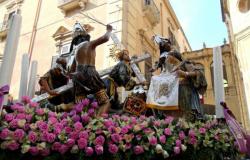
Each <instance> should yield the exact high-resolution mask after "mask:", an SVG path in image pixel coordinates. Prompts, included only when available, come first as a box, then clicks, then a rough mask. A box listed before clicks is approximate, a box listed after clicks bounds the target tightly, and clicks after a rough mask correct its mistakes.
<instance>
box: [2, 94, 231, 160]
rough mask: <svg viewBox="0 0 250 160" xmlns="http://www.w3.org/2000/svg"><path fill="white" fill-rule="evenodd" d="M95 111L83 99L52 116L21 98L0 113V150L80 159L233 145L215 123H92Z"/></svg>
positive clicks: (111, 119)
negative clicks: (69, 155) (207, 138)
mask: <svg viewBox="0 0 250 160" xmlns="http://www.w3.org/2000/svg"><path fill="white" fill-rule="evenodd" d="M97 108H98V105H97V103H96V102H90V100H88V99H85V100H83V101H82V102H81V103H79V104H77V105H76V106H75V107H74V109H73V110H72V111H71V112H69V113H67V112H62V113H56V112H52V111H50V110H48V109H45V108H40V106H39V104H37V103H34V102H31V101H30V99H29V98H28V97H24V99H23V103H19V104H14V105H12V106H11V107H10V109H11V110H13V111H12V112H10V113H7V112H6V111H4V112H3V113H4V114H3V119H2V121H1V128H2V129H1V130H0V144H1V147H2V149H4V150H11V151H22V152H24V153H27V152H28V153H30V154H31V155H34V156H35V155H41V156H49V155H51V154H54V153H56V152H57V153H60V154H61V155H65V154H66V153H72V154H77V155H79V156H80V155H81V156H83V157H95V156H102V155H103V154H105V155H106V154H107V155H112V156H117V155H118V154H119V155H123V154H124V153H126V152H130V151H132V153H133V154H132V155H134V156H137V155H140V156H142V155H143V154H144V153H145V152H147V154H145V155H149V152H150V154H155V153H156V152H157V153H158V154H162V155H163V157H169V156H175V155H177V154H181V153H182V152H184V151H186V150H188V149H189V148H190V147H192V148H194V149H197V147H196V146H197V145H203V146H206V145H207V144H206V141H205V138H206V136H207V137H209V139H210V141H212V140H214V141H212V143H213V146H219V147H221V148H222V147H223V149H224V150H226V149H229V148H230V147H231V148H232V146H234V145H231V144H233V142H234V139H233V138H231V137H230V134H229V131H228V130H227V128H226V129H223V130H220V129H218V128H219V127H220V126H219V125H220V124H219V123H218V122H216V121H214V120H209V121H207V122H197V123H193V124H192V125H190V126H189V123H187V127H184V126H182V125H177V124H179V123H180V122H181V120H174V118H173V117H166V118H165V119H156V118H155V117H146V116H144V115H142V116H140V117H136V116H127V115H108V114H104V115H103V116H102V117H99V118H95V117H94V116H95V112H96V111H95V109H97ZM182 122H183V120H182ZM208 128H209V132H208ZM222 135H223V136H222ZM225 143H226V144H225ZM228 144H230V145H228ZM219 147H218V148H219ZM106 152H107V153H106ZM221 152H223V150H221ZM169 154H171V155H169ZM152 156H153V155H152Z"/></svg>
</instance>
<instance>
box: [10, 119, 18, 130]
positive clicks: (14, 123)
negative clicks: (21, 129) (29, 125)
mask: <svg viewBox="0 0 250 160" xmlns="http://www.w3.org/2000/svg"><path fill="white" fill-rule="evenodd" d="M9 125H10V128H17V127H18V119H13V120H12V121H11V122H10V123H9Z"/></svg>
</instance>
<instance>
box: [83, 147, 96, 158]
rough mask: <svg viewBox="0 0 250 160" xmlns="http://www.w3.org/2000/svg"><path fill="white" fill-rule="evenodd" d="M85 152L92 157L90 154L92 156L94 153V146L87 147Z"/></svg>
mask: <svg viewBox="0 0 250 160" xmlns="http://www.w3.org/2000/svg"><path fill="white" fill-rule="evenodd" d="M85 153H86V155H87V156H88V157H90V156H92V155H93V153H94V150H93V148H92V147H86V149H85Z"/></svg>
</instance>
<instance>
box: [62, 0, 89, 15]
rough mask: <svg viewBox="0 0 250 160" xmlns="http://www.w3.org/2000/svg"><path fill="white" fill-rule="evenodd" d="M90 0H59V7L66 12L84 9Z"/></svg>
mask: <svg viewBox="0 0 250 160" xmlns="http://www.w3.org/2000/svg"><path fill="white" fill-rule="evenodd" d="M87 2H88V0H58V8H60V9H61V10H62V11H63V12H64V13H66V12H68V11H71V10H74V9H84V8H85V6H86V3H87Z"/></svg>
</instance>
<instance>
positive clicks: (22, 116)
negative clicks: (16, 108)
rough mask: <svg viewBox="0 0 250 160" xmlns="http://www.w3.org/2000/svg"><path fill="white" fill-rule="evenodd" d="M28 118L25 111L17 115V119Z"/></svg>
mask: <svg viewBox="0 0 250 160" xmlns="http://www.w3.org/2000/svg"><path fill="white" fill-rule="evenodd" d="M25 118H26V115H25V114H24V113H18V114H17V115H16V119H25Z"/></svg>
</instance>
